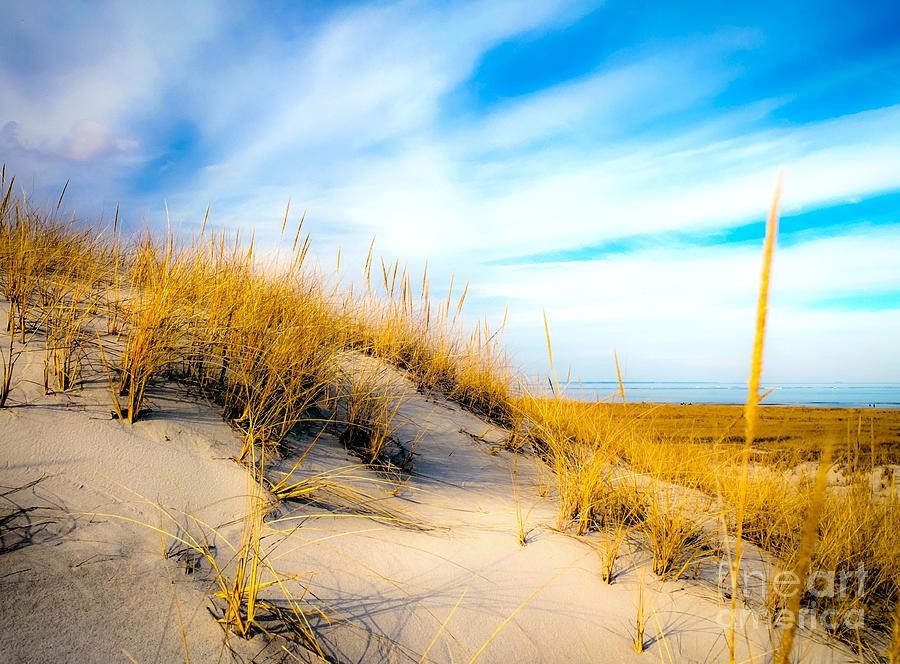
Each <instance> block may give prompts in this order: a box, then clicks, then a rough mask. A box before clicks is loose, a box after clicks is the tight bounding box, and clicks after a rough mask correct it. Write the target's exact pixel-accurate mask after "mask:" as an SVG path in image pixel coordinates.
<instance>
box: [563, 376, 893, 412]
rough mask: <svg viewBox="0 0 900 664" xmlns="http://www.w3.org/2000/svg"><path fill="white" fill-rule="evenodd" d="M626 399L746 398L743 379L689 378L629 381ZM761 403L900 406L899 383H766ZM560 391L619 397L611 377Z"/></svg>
mask: <svg viewBox="0 0 900 664" xmlns="http://www.w3.org/2000/svg"><path fill="white" fill-rule="evenodd" d="M624 387H625V399H626V401H629V402H646V403H685V404H689V403H695V404H742V403H745V402H746V401H747V385H746V383H717V382H703V381H697V382H688V381H670V382H664V381H660V382H657V381H629V382H625V383H624ZM768 390H771V392H769V394H768V396H766V397H765V399H764V401H763V403H764V404H770V405H779V406H829V407H845V408H900V383H769V384H764V385H763V386H762V390H761V391H762V392H763V393H765V392H766V391H768ZM562 392H563V393H564V394H565V395H566V396H567V397H569V398H571V399H579V400H582V401H596V400H603V401H611V402H617V401H620V400H621V399H620V398H619V384H618V383H616V382H614V381H586V382H582V383H578V384H574V383H573V384H570V385H567V386H565V387H563V388H562Z"/></svg>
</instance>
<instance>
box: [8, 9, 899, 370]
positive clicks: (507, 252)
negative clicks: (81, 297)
mask: <svg viewBox="0 0 900 664" xmlns="http://www.w3.org/2000/svg"><path fill="white" fill-rule="evenodd" d="M811 7H812V5H810V7H807V8H806V9H804V8H802V7H799V6H798V7H793V6H792V7H791V8H781V7H779V8H777V9H776V8H774V7H754V8H753V11H749V10H748V11H745V10H743V9H741V8H740V7H734V8H731V9H728V10H726V9H724V8H721V9H720V10H719V11H722V12H725V13H723V14H721V15H716V13H715V12H709V11H705V10H703V8H700V7H694V8H691V7H682V8H679V9H678V10H677V11H675V10H674V9H672V10H670V9H668V8H665V7H661V8H660V9H659V10H658V11H654V12H652V13H648V12H639V11H638V10H637V9H635V8H633V7H630V6H628V5H625V4H616V3H610V4H608V5H598V4H597V3H588V2H579V1H574V2H567V1H565V0H548V1H546V2H540V3H526V4H522V3H519V2H505V1H504V2H497V1H491V2H488V1H471V2H464V3H451V4H447V3H429V2H425V3H406V2H388V3H373V4H348V5H341V6H334V7H333V6H330V5H322V6H319V5H309V6H303V7H301V6H293V5H287V6H283V7H278V8H273V7H272V6H267V5H245V4H243V3H242V4H240V5H238V4H234V5H224V6H223V5H221V4H219V3H211V2H199V3H190V5H189V6H185V5H184V4H183V3H182V4H178V5H176V4H174V3H172V4H163V5H154V6H153V7H152V8H150V7H133V6H131V5H127V4H126V5H110V6H108V7H104V8H103V9H102V10H101V9H99V8H98V10H97V11H96V12H95V13H94V14H93V15H91V16H87V15H86V14H85V12H83V11H81V10H79V9H77V8H70V7H60V6H58V5H50V4H46V5H44V4H41V3H34V4H29V5H28V6H26V5H17V6H15V7H13V8H11V9H10V11H9V12H8V16H9V18H10V20H8V21H6V22H5V23H4V25H3V26H2V27H0V55H2V59H0V63H2V64H0V93H2V94H0V152H2V159H3V160H4V161H6V162H7V164H8V167H9V168H10V169H12V170H14V171H16V172H17V173H19V174H20V175H21V176H22V177H23V181H26V182H27V181H29V180H31V179H32V178H33V179H34V180H35V182H36V185H37V186H38V187H39V188H40V186H42V185H46V186H47V187H48V188H51V189H53V190H54V191H55V190H58V187H59V186H60V185H61V183H62V182H63V181H64V180H65V179H66V178H67V177H70V176H71V177H73V185H72V187H71V188H70V193H71V194H72V199H71V200H72V201H73V202H74V203H77V204H78V205H79V209H81V210H82V211H84V210H88V209H97V207H98V206H100V205H106V206H111V205H112V204H114V203H115V202H121V203H122V204H123V208H122V209H123V210H124V211H126V214H127V216H128V218H130V219H131V220H133V221H134V222H137V221H138V218H139V217H141V216H144V217H146V218H148V219H149V220H150V221H151V222H152V221H153V220H162V219H163V218H164V217H163V214H162V210H163V207H164V201H165V202H166V203H167V206H168V209H169V210H170V212H171V215H172V218H173V219H174V220H175V221H176V223H184V224H191V223H196V222H198V221H199V220H200V219H201V218H202V215H203V211H204V210H205V209H206V206H207V205H208V204H210V203H211V204H212V210H213V220H214V222H215V223H217V224H221V225H226V226H231V227H240V228H244V229H249V228H251V227H252V228H254V229H255V230H256V232H257V237H258V239H259V240H260V241H261V242H269V243H273V242H275V241H276V239H277V232H278V228H279V226H280V221H281V217H282V215H283V211H284V205H285V203H286V201H287V199H288V198H289V197H290V198H292V199H293V201H294V209H306V210H308V216H307V219H308V223H309V225H310V227H311V228H312V229H313V231H314V232H316V234H317V235H318V237H319V243H318V245H317V246H318V251H319V253H320V256H321V259H322V261H323V262H324V263H326V264H330V263H331V260H332V258H331V257H332V256H333V253H334V251H335V250H336V247H337V245H338V244H340V245H341V246H342V250H343V252H344V256H345V263H351V264H352V261H353V260H354V257H359V256H360V255H361V254H362V253H363V252H364V251H365V248H366V247H367V245H368V242H369V240H370V238H371V236H372V235H373V234H377V236H378V246H379V247H380V249H381V250H382V251H383V252H385V253H387V254H390V255H399V256H401V257H404V258H409V259H410V260H412V261H413V262H414V263H418V264H420V263H421V262H422V261H423V260H424V259H425V258H426V257H428V258H429V261H430V266H431V267H430V269H431V273H432V274H433V275H434V277H435V279H437V280H438V281H445V280H448V279H449V274H450V273H451V272H452V273H455V274H456V275H457V280H459V279H460V278H464V279H465V278H471V279H472V281H473V290H472V293H473V298H472V305H473V307H472V311H471V314H472V316H473V317H474V316H481V315H484V314H489V313H491V312H496V311H500V310H502V303H504V302H509V303H510V304H511V305H512V312H513V318H512V325H511V328H510V330H509V333H508V334H509V341H510V344H511V347H512V348H514V349H516V354H517V358H518V360H519V361H520V362H521V363H522V364H523V365H526V366H530V367H537V366H540V364H541V355H542V354H541V351H540V350H539V346H540V340H541V334H539V330H536V329H533V323H534V322H535V321H537V320H538V312H539V311H540V309H541V308H542V307H546V308H548V310H549V311H550V313H551V316H552V321H553V323H554V331H555V334H556V335H558V339H557V346H558V347H559V348H560V351H559V352H560V354H561V355H567V354H568V356H569V357H570V358H571V359H572V361H573V363H575V364H577V365H578V367H579V370H580V371H581V372H582V373H583V374H584V375H588V376H597V375H600V377H602V376H604V375H608V373H609V367H608V362H607V360H606V358H607V357H608V356H610V351H611V348H612V347H613V346H618V347H619V348H620V355H621V356H622V357H623V358H624V361H625V363H626V365H627V366H628V367H629V370H631V371H636V372H638V374H639V375H640V377H648V378H653V377H703V376H706V375H710V376H711V375H713V374H715V375H716V376H717V377H728V378H735V377H736V376H739V375H742V372H743V356H742V354H743V353H744V351H745V348H746V335H747V334H748V332H747V330H749V323H748V321H747V316H748V315H749V314H748V312H750V311H751V310H752V293H753V283H754V280H755V279H756V276H757V271H758V266H757V264H756V251H757V247H756V244H758V243H759V240H760V233H761V228H762V227H761V223H760V222H761V219H762V217H763V215H764V212H765V208H766V205H767V201H768V198H769V196H770V193H771V188H772V185H773V181H774V175H775V172H776V169H777V168H778V167H779V166H784V167H786V169H787V178H786V193H785V219H784V224H783V230H784V234H783V245H782V248H783V252H782V253H781V255H780V256H779V271H780V272H779V275H780V276H779V277H778V281H777V286H778V288H777V289H776V299H778V298H780V300H778V302H779V303H780V304H778V306H779V307H781V309H777V312H780V313H777V315H776V316H775V318H774V322H773V330H774V332H773V333H774V334H775V335H776V337H775V341H774V342H773V343H774V348H775V350H773V357H775V358H778V362H781V363H782V364H781V365H780V366H779V365H778V364H773V363H770V364H769V366H770V367H772V366H774V367H775V368H774V369H773V370H782V371H783V372H784V375H785V376H787V377H794V378H798V379H802V378H804V377H806V375H807V374H805V373H804V372H808V373H809V372H814V373H815V372H818V374H821V375H820V376H819V377H826V378H828V377H830V378H840V377H842V376H844V374H845V373H846V372H848V371H854V370H855V369H853V366H852V363H849V362H844V363H840V362H837V361H835V362H834V363H832V364H829V363H828V362H823V361H818V362H807V361H806V359H804V357H805V356H804V357H801V356H799V355H798V356H797V357H793V356H791V355H790V353H788V352H787V351H784V352H782V351H779V350H778V349H779V348H787V347H788V346H789V345H791V344H793V345H794V346H795V347H800V346H803V347H804V348H808V347H809V344H806V343H805V341H808V340H809V338H810V337H811V336H812V333H811V332H810V329H812V326H814V325H819V326H821V325H829V326H832V327H831V328H829V329H832V330H841V333H842V334H846V337H841V336H840V335H838V334H837V333H836V332H835V333H834V334H832V333H829V332H827V331H821V330H819V331H818V332H817V333H816V334H815V338H816V344H818V347H819V348H820V350H821V352H822V354H823V355H824V356H827V357H843V355H841V353H842V352H844V351H843V350H842V349H843V348H844V347H845V346H846V345H847V344H848V343H849V342H848V339H851V338H865V339H866V340H867V341H866V344H865V345H857V346H856V348H857V349H858V350H857V351H856V354H855V355H852V357H856V358H857V359H859V358H863V359H864V358H869V357H874V355H873V353H874V352H875V349H877V350H878V351H879V352H881V351H884V352H885V353H886V356H887V357H888V358H892V359H888V360H885V361H882V362H881V363H880V365H878V366H877V367H875V368H874V369H873V371H875V370H877V371H876V372H880V375H884V374H885V372H888V373H889V372H890V371H894V372H895V373H896V374H897V375H900V371H898V367H897V363H898V361H900V360H898V351H897V350H896V349H895V350H886V342H884V338H885V333H884V332H881V333H879V332H878V330H884V329H887V327H888V326H889V325H890V324H892V323H893V322H895V318H896V309H895V308H894V305H893V303H894V300H892V299H891V298H890V297H888V296H882V295H879V294H883V293H890V292H893V291H892V289H896V288H900V286H898V282H897V279H898V277H897V273H896V269H895V268H894V267H893V263H892V261H893V262H896V260H895V259H892V258H891V256H890V251H888V250H887V249H886V247H890V246H891V245H890V244H889V243H890V242H895V244H894V245H893V246H897V245H896V241H897V236H896V229H897V228H898V227H900V223H898V222H900V219H897V218H896V217H895V216H894V215H895V211H896V210H897V203H898V198H897V196H898V195H897V193H896V192H897V191H900V153H898V151H897V150H896V149H895V146H896V145H897V144H898V143H900V105H898V104H900V93H894V92H893V90H895V89H900V88H898V87H897V86H896V85H891V82H892V81H893V82H894V83H897V82H898V81H897V78H896V74H891V72H892V71H896V67H894V65H895V64H897V63H898V62H900V49H898V48H897V46H896V44H892V42H891V40H890V39H888V38H887V37H886V36H885V34H884V31H883V30H882V29H881V27H880V26H882V25H885V24H887V23H889V22H890V20H891V16H890V8H888V7H881V8H871V9H872V11H863V10H860V11H859V12H844V13H842V20H841V21H840V23H841V25H838V24H837V22H836V21H833V20H831V19H829V18H828V10H827V8H826V9H821V10H818V9H817V10H816V11H814V12H810V11H808V10H809V9H810V8H811ZM876 9H877V11H876ZM801 19H802V21H803V22H804V23H803V24H804V29H803V30H802V31H799V32H798V31H797V30H796V25H797V24H798V23H797V22H798V21H800V20H801ZM163 44H165V46H164V47H163ZM863 74H864V75H863ZM91 206H94V207H91ZM854 298H855V299H854ZM866 298H869V300H868V301H870V302H878V303H879V304H878V306H874V305H873V306H864V305H863V303H864V302H865V301H867V300H866ZM879 298H881V299H879ZM828 302H831V303H832V305H827V303H828ZM853 302H856V304H853ZM838 303H843V304H840V306H839V304H838ZM779 321H780V322H779ZM804 321H806V327H804ZM873 321H874V322H873ZM779 325H781V326H782V327H781V328H780V329H781V332H779V331H778V330H779V327H778V326H779ZM744 326H746V329H745V327H744ZM778 334H782V335H783V336H781V337H778V336H777V335H778ZM879 334H880V335H881V336H878V335H879ZM879 340H880V341H879ZM779 344H782V345H781V346H779ZM829 344H830V345H829ZM870 349H872V350H870ZM629 358H632V359H629ZM868 366H869V365H868V364H866V363H865V362H864V361H862V360H861V359H860V361H859V362H858V363H857V365H856V367H857V369H860V368H861V367H868ZM860 371H861V369H860ZM829 372H830V373H829ZM857 373H859V372H857ZM726 374H727V376H726ZM818 374H817V375H818ZM825 374H827V376H826V375H825ZM859 375H862V374H859ZM633 377H637V376H633Z"/></svg>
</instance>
